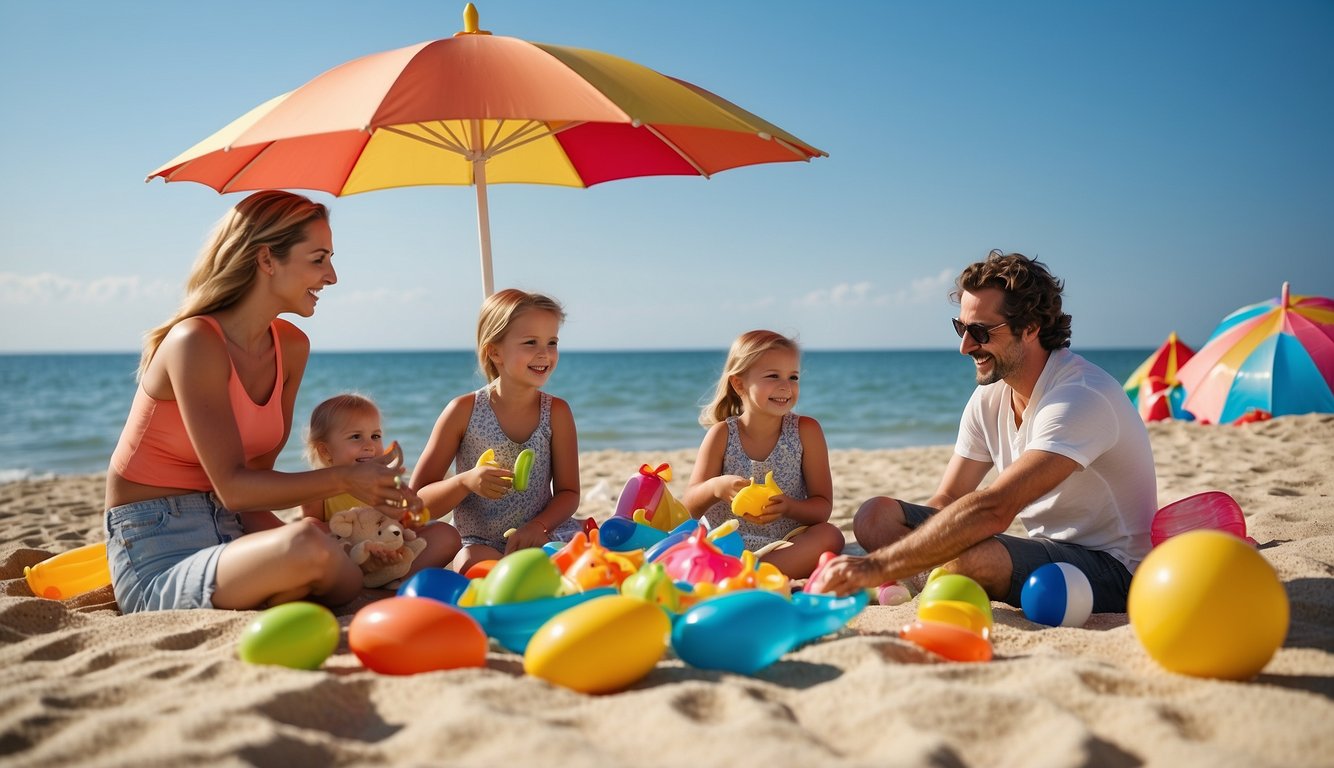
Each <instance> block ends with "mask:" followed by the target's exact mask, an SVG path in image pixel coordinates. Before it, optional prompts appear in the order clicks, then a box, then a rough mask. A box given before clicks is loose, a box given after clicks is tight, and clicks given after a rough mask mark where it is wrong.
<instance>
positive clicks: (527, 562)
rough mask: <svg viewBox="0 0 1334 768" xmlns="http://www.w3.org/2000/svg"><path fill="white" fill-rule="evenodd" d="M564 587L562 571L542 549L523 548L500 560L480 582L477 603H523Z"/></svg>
mask: <svg viewBox="0 0 1334 768" xmlns="http://www.w3.org/2000/svg"><path fill="white" fill-rule="evenodd" d="M559 589H560V571H558V570H556V566H555V564H553V563H552V562H551V558H549V557H547V554H546V553H545V552H543V551H542V550H540V549H521V550H518V551H517V552H511V553H509V554H508V555H505V556H504V557H502V558H500V559H499V560H497V561H496V564H495V565H494V566H493V567H492V568H491V570H490V572H489V573H487V574H486V576H484V577H483V578H482V580H481V582H480V583H479V584H478V585H477V591H476V593H475V594H474V596H473V605H500V604H503V603H521V602H524V601H527V600H536V599H538V598H542V597H554V596H555V595H556V592H557V591H558V590H559Z"/></svg>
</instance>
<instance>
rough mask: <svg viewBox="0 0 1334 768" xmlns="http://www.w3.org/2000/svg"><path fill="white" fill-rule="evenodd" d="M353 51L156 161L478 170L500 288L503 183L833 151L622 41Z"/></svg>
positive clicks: (436, 177) (349, 175)
mask: <svg viewBox="0 0 1334 768" xmlns="http://www.w3.org/2000/svg"><path fill="white" fill-rule="evenodd" d="M463 17H464V30H463V31H462V32H459V33H458V34H456V35H454V36H453V37H450V38H445V39H442V40H432V41H429V42H424V43H419V44H417V45H411V46H408V47H406V48H399V49H397V50H392V51H385V52H382V53H376V54H371V55H369V56H365V57H362V58H359V59H355V60H353V61H350V62H347V63H345V64H342V65H340V66H338V67H335V68H333V69H331V70H329V71H327V72H325V73H323V74H321V75H319V76H317V77H316V78H315V79H313V80H311V81H310V82H308V83H306V84H305V85H303V86H301V87H299V88H297V89H296V90H293V91H291V92H289V93H285V94H282V95H280V96H277V97H275V98H272V99H270V100H269V101H266V102H264V103H263V104H261V105H259V106H258V107H255V108H254V109H252V110H251V111H250V112H247V113H246V114H245V115H242V116H241V117H239V118H237V119H236V120H235V121H233V122H232V123H230V124H229V125H227V126H226V127H224V128H223V129H222V130H220V131H218V132H217V133H215V134H213V135H212V136H209V137H208V138H206V139H204V140H203V141H201V142H199V143H198V144H196V145H195V146H193V147H191V148H190V149H188V150H186V151H185V152H183V153H181V154H180V155H178V156H177V157H176V158H174V159H173V160H171V161H170V162H168V163H167V164H165V165H163V166H162V167H161V168H158V169H157V170H155V171H153V172H152V173H150V174H149V175H148V180H149V181H151V180H152V179H154V178H162V179H164V180H166V181H169V182H170V181H194V182H199V183H201V184H205V185H208V186H210V187H212V188H213V189H216V190H217V191H219V192H224V193H225V192H239V191H247V190H257V189H269V188H297V189H308V190H319V191H323V192H328V193H331V194H333V195H350V194H355V193H358V192H368V191H371V190H376V189H387V188H393V187H406V186H418V185H434V184H452V185H472V186H474V187H475V188H476V194H477V228H478V239H479V241H480V245H481V262H482V287H483V291H484V293H485V294H486V295H490V294H491V292H492V276H491V234H490V230H491V227H490V220H489V212H488V208H487V194H486V189H487V185H489V184H510V183H528V184H553V185H560V186H569V187H589V186H592V185H594V184H600V183H602V182H605V181H613V180H616V179H625V178H631V177H638V176H664V175H665V176H674V175H675V176H703V177H706V178H707V177H709V176H711V175H712V174H714V173H717V172H719V171H724V170H727V169H730V168H737V167H740V166H745V165H755V164H759V163H776V162H786V161H795V160H810V159H811V158H813V157H827V156H828V154H827V153H826V152H823V151H821V150H819V149H816V148H815V147H813V146H811V145H809V144H807V143H806V142H804V141H802V140H800V139H798V138H797V137H795V136H793V135H792V134H790V133H787V132H786V131H784V130H783V129H781V128H779V127H778V126H776V125H773V124H772V123H769V122H767V121H765V120H763V119H761V118H759V117H757V116H755V115H753V114H751V113H750V112H747V111H746V110H744V109H742V108H741V107H738V106H737V105H735V104H733V103H731V102H729V101H727V100H725V99H723V98H721V97H719V96H716V95H714V94H713V93H710V92H709V91H706V90H704V89H703V88H700V87H699V86H696V85H692V84H690V83H687V82H685V81H683V80H678V79H676V78H672V77H668V76H666V75H662V74H659V73H658V72H655V71H653V70H651V69H648V68H647V67H643V66H641V65H639V64H635V63H633V62H630V61H627V60H626V59H622V58H619V57H616V56H612V55H610V54H606V53H600V52H597V51H591V50H586V49H581V48H570V47H565V46H558V45H550V44H547V43H534V42H527V41H524V40H520V39H518V38H513V37H504V36H501V35H492V34H491V33H490V32H488V31H485V30H481V29H478V25H477V11H476V9H475V8H474V7H473V5H472V4H471V3H469V4H468V5H467V6H466V8H465V9H464V14H463Z"/></svg>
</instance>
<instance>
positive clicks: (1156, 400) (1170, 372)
mask: <svg viewBox="0 0 1334 768" xmlns="http://www.w3.org/2000/svg"><path fill="white" fill-rule="evenodd" d="M1194 354H1195V352H1194V351H1193V350H1192V349H1191V348H1190V347H1188V346H1186V344H1185V342H1183V341H1181V339H1179V338H1177V335H1176V331H1173V332H1172V333H1170V334H1168V335H1167V341H1164V342H1163V343H1162V345H1161V346H1159V347H1158V349H1157V350H1155V351H1154V353H1153V354H1151V355H1149V357H1148V358H1147V359H1145V361H1144V362H1143V363H1141V364H1140V366H1139V367H1138V368H1136V369H1135V372H1134V373H1132V374H1130V377H1129V378H1127V379H1126V383H1125V390H1126V395H1128V396H1129V397H1130V401H1131V402H1133V403H1134V404H1135V407H1136V408H1137V409H1138V410H1139V415H1140V417H1141V418H1142V419H1144V421H1145V422H1150V421H1161V420H1163V419H1185V420H1190V419H1191V418H1193V417H1192V416H1191V415H1190V413H1189V412H1187V411H1186V410H1185V409H1184V408H1182V405H1181V404H1182V401H1183V400H1184V399H1185V397H1186V392H1185V390H1184V389H1183V388H1182V387H1181V381H1180V379H1178V378H1177V371H1178V369H1179V368H1180V367H1181V366H1182V365H1183V364H1185V362H1186V361H1187V360H1189V359H1190V358H1191V356H1192V355H1194Z"/></svg>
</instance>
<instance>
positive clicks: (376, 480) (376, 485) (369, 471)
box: [340, 461, 421, 519]
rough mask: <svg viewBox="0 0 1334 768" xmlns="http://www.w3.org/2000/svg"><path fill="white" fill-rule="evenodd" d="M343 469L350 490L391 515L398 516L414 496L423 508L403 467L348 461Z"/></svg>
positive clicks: (357, 496) (346, 485)
mask: <svg viewBox="0 0 1334 768" xmlns="http://www.w3.org/2000/svg"><path fill="white" fill-rule="evenodd" d="M340 469H341V470H342V473H343V485H344V487H345V488H346V489H347V492H348V493H350V494H352V495H353V496H355V497H356V498H358V499H360V500H362V501H364V502H365V503H367V504H369V505H371V506H372V507H375V508H376V509H378V510H380V512H382V513H383V514H386V515H388V516H389V517H392V518H394V519H398V517H399V515H401V514H403V510H404V509H406V508H408V506H410V504H411V499H416V500H417V504H418V506H417V508H418V509H420V508H421V506H420V505H421V499H418V498H417V494H415V493H413V492H412V489H411V488H409V487H408V484H407V481H405V480H404V479H403V470H402V469H390V468H389V467H386V466H385V465H383V464H381V463H379V462H378V461H363V462H358V463H356V464H347V465H344V466H342V467H341V468H340ZM405 504H406V505H408V506H405Z"/></svg>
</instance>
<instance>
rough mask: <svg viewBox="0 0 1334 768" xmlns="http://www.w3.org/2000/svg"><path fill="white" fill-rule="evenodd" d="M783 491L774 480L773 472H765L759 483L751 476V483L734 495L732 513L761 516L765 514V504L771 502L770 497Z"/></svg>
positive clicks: (743, 515) (741, 515)
mask: <svg viewBox="0 0 1334 768" xmlns="http://www.w3.org/2000/svg"><path fill="white" fill-rule="evenodd" d="M782 492H783V490H782V489H781V488H779V487H778V484H777V483H775V482H774V473H772V472H769V473H767V474H765V476H764V482H763V483H757V482H755V478H751V480H750V485H748V486H746V487H745V488H742V489H741V490H740V491H737V494H736V495H735V496H733V497H732V514H734V515H736V516H738V517H759V516H760V515H762V514H764V505H766V504H768V503H769V499H771V498H773V497H774V496H778V495H779V494H781V493H782Z"/></svg>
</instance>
